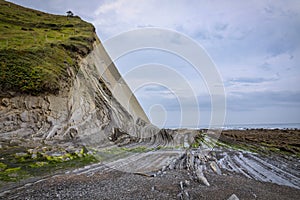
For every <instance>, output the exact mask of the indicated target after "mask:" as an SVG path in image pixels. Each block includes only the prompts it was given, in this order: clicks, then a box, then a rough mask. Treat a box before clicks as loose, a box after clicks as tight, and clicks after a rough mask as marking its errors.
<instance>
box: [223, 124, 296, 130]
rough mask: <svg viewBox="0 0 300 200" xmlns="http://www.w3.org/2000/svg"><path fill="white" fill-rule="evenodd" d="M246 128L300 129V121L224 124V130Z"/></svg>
mask: <svg viewBox="0 0 300 200" xmlns="http://www.w3.org/2000/svg"><path fill="white" fill-rule="evenodd" d="M246 129H300V123H280V124H275V123H274V124H227V125H224V126H223V130H246Z"/></svg>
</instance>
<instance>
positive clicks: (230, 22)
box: [12, 0, 300, 127]
mask: <svg viewBox="0 0 300 200" xmlns="http://www.w3.org/2000/svg"><path fill="white" fill-rule="evenodd" d="M12 2H15V3H18V4H20V5H24V6H27V7H32V8H35V9H39V10H42V11H46V12H50V13H55V14H65V12H66V11H67V10H72V11H73V12H74V13H75V14H76V15H79V16H81V17H82V18H83V19H85V20H87V21H89V22H92V23H93V24H94V25H95V27H96V30H97V33H98V36H99V37H100V39H101V40H102V41H105V40H106V39H109V38H110V37H112V36H114V35H117V34H119V33H122V32H124V31H129V30H132V29H136V28H144V27H160V28H167V29H170V30H175V31H178V32H180V33H183V34H185V35H186V36H188V37H191V38H192V39H193V40H195V41H196V42H198V43H199V44H200V45H201V46H202V47H203V48H204V49H205V50H206V51H207V52H208V54H209V55H210V57H211V58H212V60H213V61H214V62H215V64H216V66H217V69H218V70H219V72H220V75H221V77H222V79H223V83H224V85H225V91H226V96H227V116H226V123H228V124H240V123H246V124H249V123H300V87H299V82H300V78H299V77H300V66H299V64H300V45H299V44H300V39H299V38H300V37H299V33H300V4H299V1H297V0H275V1H267V0H256V1H239V0H227V1H221V0H219V1H217V0H210V1H208V0H203V1H199V0H195V1H187V0H186V1H184V0H183V1H171V0H165V1H162V0H147V1H142V0H116V1H108V0H107V1H105V0H103V1H99V0H90V1H88V3H86V2H87V1H85V2H84V1H80V0H51V1H40V0H30V1H29V0H28V1H24V0H13V1H12ZM108 53H109V52H108ZM149 63H156V64H157V63H158V64H162V65H166V66H169V67H172V68H173V69H174V70H176V71H177V72H178V73H180V74H182V76H184V77H185V79H186V80H189V83H190V84H191V85H192V87H193V89H194V91H196V98H197V99H198V100H199V104H198V106H197V107H199V108H200V111H201V117H200V119H201V125H204V124H207V123H208V122H209V118H210V114H209V113H210V112H209V111H210V101H209V100H210V98H209V94H208V92H207V89H206V88H205V82H204V80H201V78H199V77H196V76H195V75H194V73H193V70H192V67H191V66H190V65H189V64H188V63H186V62H185V61H182V59H179V58H178V57H176V56H174V55H170V54H168V53H166V52H159V51H154V50H153V51H151V50H146V51H142V52H134V53H131V54H128V55H125V56H123V57H121V58H120V59H119V60H117V61H116V64H117V67H118V68H119V70H120V71H121V73H122V74H123V75H126V73H128V72H130V70H132V69H133V68H134V67H137V66H139V65H145V64H149ZM141 77H142V74H141ZM150 77H151V74H149V77H148V78H147V79H149V78H150ZM153 77H154V78H155V77H156V78H157V79H159V78H160V77H159V75H157V74H156V76H153ZM162 78H164V77H162ZM139 79H140V77H130V76H128V77H127V82H128V83H129V85H130V84H135V83H137V82H138V80H139ZM145 79H146V78H145ZM174 82H175V83H176V84H178V90H180V83H177V82H176V80H174ZM136 96H137V97H138V99H139V101H140V102H141V104H142V106H143V107H144V109H145V111H146V113H147V114H148V115H149V117H150V118H152V119H153V120H154V119H156V120H154V122H155V123H156V124H160V123H161V122H160V120H161V119H163V118H164V116H167V119H164V120H165V121H166V124H165V126H167V127H174V126H176V125H177V124H178V123H179V121H180V119H179V118H180V103H178V96H174V93H172V91H170V90H169V89H168V88H166V87H162V86H159V85H155V84H153V85H148V86H145V87H144V88H141V89H139V90H138V91H136ZM181 97H183V98H184V99H185V100H184V103H187V104H188V103H189V101H190V99H189V98H187V96H184V93H182V96H181ZM153 105H156V106H153ZM157 105H161V106H157ZM162 107H163V108H162ZM150 108H152V111H151V109H150ZM191 110H193V107H192V108H191ZM161 113H164V114H161ZM166 113H167V114H166ZM191 121H192V120H191ZM187 125H189V126H193V124H187ZM195 126H197V125H195Z"/></svg>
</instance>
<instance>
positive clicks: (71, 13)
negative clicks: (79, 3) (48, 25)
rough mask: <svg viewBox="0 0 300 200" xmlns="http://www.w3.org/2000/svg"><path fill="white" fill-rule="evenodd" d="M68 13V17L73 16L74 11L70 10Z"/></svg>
mask: <svg viewBox="0 0 300 200" xmlns="http://www.w3.org/2000/svg"><path fill="white" fill-rule="evenodd" d="M66 13H67V17H73V16H74V13H73V12H72V11H70V10H69V11H68V12H66Z"/></svg>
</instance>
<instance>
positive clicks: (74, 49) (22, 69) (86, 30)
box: [0, 0, 96, 96]
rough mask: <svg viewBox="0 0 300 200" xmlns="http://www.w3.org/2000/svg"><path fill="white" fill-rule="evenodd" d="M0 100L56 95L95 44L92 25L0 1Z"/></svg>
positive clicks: (76, 17) (75, 18) (68, 81)
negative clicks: (80, 59) (23, 96)
mask: <svg viewBox="0 0 300 200" xmlns="http://www.w3.org/2000/svg"><path fill="white" fill-rule="evenodd" d="M0 32H1V35H0V96H7V95H10V96H13V95H17V94H20V93H29V94H35V95H36V94H40V93H57V92H58V91H59V90H60V89H62V87H66V86H68V85H69V83H70V80H71V78H70V77H71V75H70V74H69V73H68V70H69V69H70V68H71V69H75V70H76V69H77V68H78V65H77V61H78V57H79V56H80V57H84V56H85V55H87V54H88V53H89V52H90V51H91V49H92V47H93V46H92V45H93V42H94V41H95V40H96V35H95V28H94V27H93V25H92V24H90V23H87V22H85V21H83V20H81V19H80V17H78V16H67V14H66V16H60V15H52V14H47V13H43V12H40V11H36V10H32V9H28V8H24V7H21V6H18V5H15V4H13V3H10V2H6V1H4V0H0Z"/></svg>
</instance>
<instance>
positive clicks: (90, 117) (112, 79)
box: [0, 1, 159, 148]
mask: <svg viewBox="0 0 300 200" xmlns="http://www.w3.org/2000/svg"><path fill="white" fill-rule="evenodd" d="M0 3H1V10H0V11H1V12H0V14H1V18H0V19H1V20H0V22H1V23H2V24H3V26H2V27H1V29H3V30H1V31H2V33H3V34H2V35H1V39H3V41H4V43H1V49H0V59H1V68H0V89H1V90H0V104H1V105H0V139H1V140H0V145H1V147H2V148H4V147H7V146H22V147H38V146H41V145H52V146H54V145H59V146H61V147H65V148H68V146H73V145H78V146H81V145H96V146H101V145H108V144H111V143H113V142H114V141H116V140H117V139H118V138H119V137H122V138H123V139H122V142H120V139H119V141H118V142H119V143H124V144H125V143H126V142H127V143H128V142H132V141H140V140H143V139H145V138H148V139H149V137H150V138H151V136H153V135H154V134H156V133H157V132H158V131H159V130H158V129H157V128H156V127H154V126H153V125H151V124H150V123H149V120H148V118H147V116H146V115H145V113H144V111H143V109H142V108H141V106H140V104H139V103H138V101H137V99H136V98H135V96H134V94H132V92H131V90H130V89H129V87H128V86H127V84H126V82H125V81H124V80H123V79H122V77H121V75H120V74H119V72H118V70H117V68H116V67H115V65H114V63H113V62H112V61H111V59H110V57H109V55H108V54H107V53H106V52H105V49H104V47H103V46H102V44H101V42H100V41H99V39H98V38H97V36H96V34H95V32H94V31H95V29H94V27H93V26H92V25H91V24H89V23H86V22H84V21H82V20H81V19H80V18H79V17H67V16H57V15H50V14H46V13H42V12H39V11H35V10H31V9H27V8H23V7H21V6H17V5H14V4H12V3H8V2H5V1H0ZM35 22H36V23H35ZM17 36H18V37H17ZM116 86H118V88H121V90H120V89H119V90H118V91H117V92H115V91H114V89H115V88H116ZM142 134H143V135H142ZM150 140H151V139H150Z"/></svg>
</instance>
